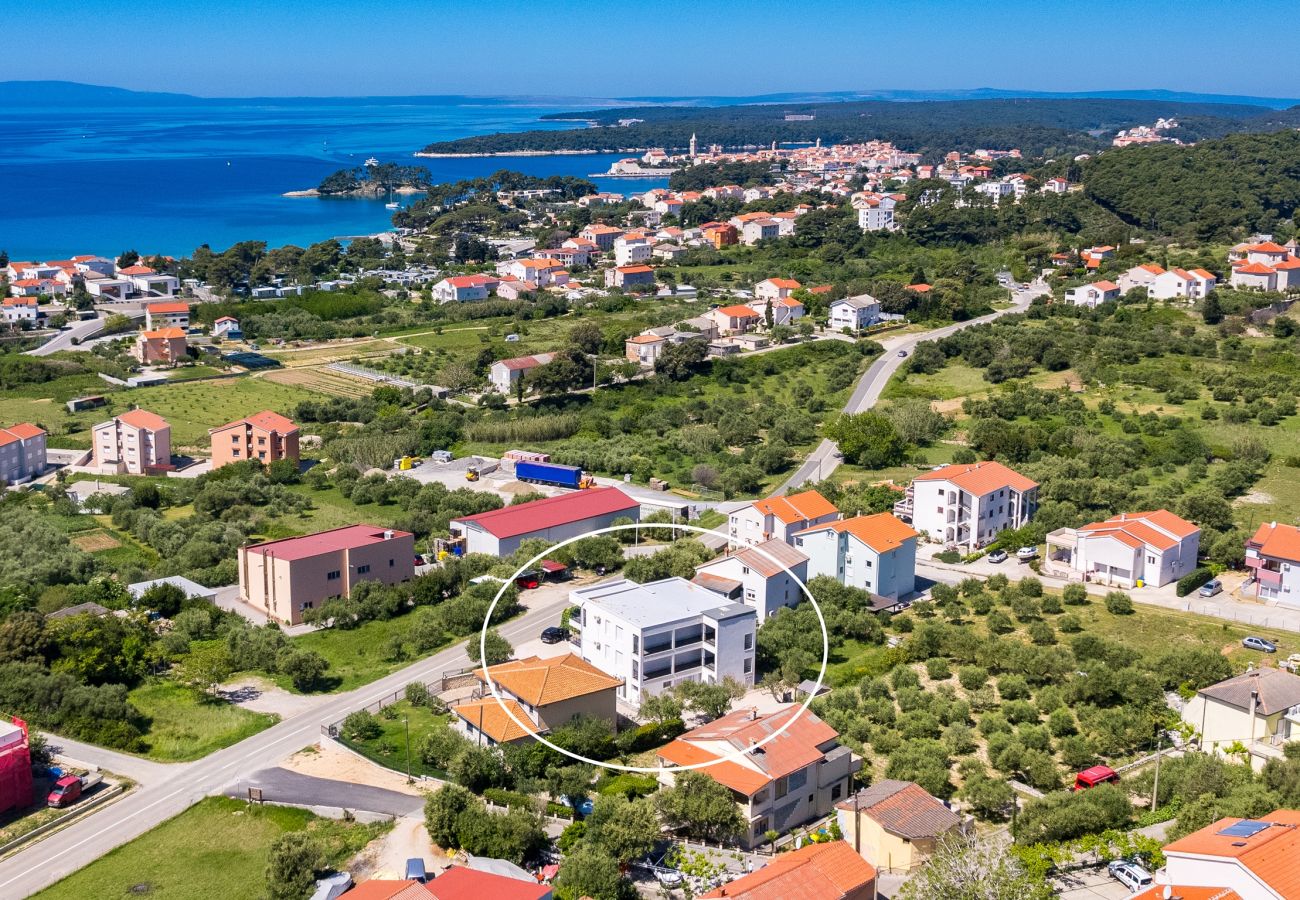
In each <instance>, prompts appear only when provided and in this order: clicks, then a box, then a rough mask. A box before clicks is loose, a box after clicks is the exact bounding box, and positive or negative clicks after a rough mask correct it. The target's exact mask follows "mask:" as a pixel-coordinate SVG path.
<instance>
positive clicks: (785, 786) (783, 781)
mask: <svg viewBox="0 0 1300 900" xmlns="http://www.w3.org/2000/svg"><path fill="white" fill-rule="evenodd" d="M772 788H773V790H774V791H775V793H776V799H777V800H780V799H781V798H782V797H784V796H785V795H786V794H788V793H789V792H790V777H789V776H788V775H787V776H786V777H785V778H778V779H777V780H776V782H775V783H774V784H773V785H772Z"/></svg>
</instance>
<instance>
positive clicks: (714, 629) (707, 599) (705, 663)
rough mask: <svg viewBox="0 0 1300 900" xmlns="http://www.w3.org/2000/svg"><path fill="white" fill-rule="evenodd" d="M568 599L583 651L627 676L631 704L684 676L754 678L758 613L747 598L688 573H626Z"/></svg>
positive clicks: (623, 695) (749, 681)
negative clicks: (649, 577)
mask: <svg viewBox="0 0 1300 900" xmlns="http://www.w3.org/2000/svg"><path fill="white" fill-rule="evenodd" d="M569 601H570V602H571V603H572V604H573V605H574V606H577V607H578V608H579V610H578V612H577V613H575V614H574V615H573V617H571V618H570V620H569V625H570V628H571V630H572V632H573V635H574V637H573V638H572V639H573V640H574V641H575V643H577V644H578V646H579V652H581V654H582V658H583V659H585V660H586V661H587V662H589V663H591V664H592V665H594V666H595V667H596V668H598V669H600V670H601V671H602V672H604V673H606V674H607V675H612V676H613V677H615V678H621V679H622V680H623V685H622V687H620V688H619V694H618V696H619V699H621V700H623V701H624V702H626V703H628V704H629V705H631V706H634V707H635V706H640V704H641V698H642V697H643V696H647V695H650V694H657V693H659V692H660V691H663V690H666V689H668V688H670V687H672V686H673V685H675V684H680V683H682V682H684V681H703V682H707V683H717V682H720V681H722V680H723V679H724V678H726V677H728V676H730V677H732V678H735V679H736V680H737V681H739V682H740V683H741V684H743V685H746V686H748V687H752V686H753V684H754V654H755V649H754V647H755V641H756V633H757V630H758V620H757V616H756V615H755V612H754V610H753V609H751V608H750V607H748V606H745V605H744V604H741V603H735V602H730V601H728V600H727V599H726V598H724V597H720V596H718V595H717V594H716V593H714V592H713V591H711V590H709V589H708V588H704V587H701V586H700V585H698V584H693V583H692V582H689V581H687V580H686V579H685V578H665V579H663V580H661V581H652V582H649V583H648V584H638V583H637V582H635V581H629V580H627V579H624V578H619V579H616V580H614V581H607V582H605V583H603V584H596V585H592V586H590V587H584V588H578V589H576V590H573V591H571V592H570V593H569Z"/></svg>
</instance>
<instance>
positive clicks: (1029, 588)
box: [1019, 577, 1043, 597]
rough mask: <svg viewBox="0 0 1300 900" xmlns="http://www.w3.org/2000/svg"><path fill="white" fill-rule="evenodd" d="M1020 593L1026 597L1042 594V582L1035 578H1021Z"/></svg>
mask: <svg viewBox="0 0 1300 900" xmlns="http://www.w3.org/2000/svg"><path fill="white" fill-rule="evenodd" d="M1019 590H1020V593H1021V594H1023V595H1024V596H1026V597H1041V596H1043V583H1042V582H1041V581H1039V580H1038V579H1037V578H1033V577H1029V578H1023V579H1021V581H1020V584H1019Z"/></svg>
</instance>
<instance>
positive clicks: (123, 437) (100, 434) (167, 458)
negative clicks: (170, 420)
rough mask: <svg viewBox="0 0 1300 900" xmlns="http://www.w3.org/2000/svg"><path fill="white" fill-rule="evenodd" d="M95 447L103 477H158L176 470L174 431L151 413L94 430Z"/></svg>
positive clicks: (126, 414) (116, 420)
mask: <svg viewBox="0 0 1300 900" xmlns="http://www.w3.org/2000/svg"><path fill="white" fill-rule="evenodd" d="M91 447H92V450H93V452H94V458H93V463H92V464H93V465H94V466H95V467H96V468H97V471H99V472H100V473H101V474H105V475H108V474H115V475H156V474H158V473H159V472H164V471H166V470H168V469H170V468H172V464H171V461H172V427H171V425H169V424H167V420H166V419H164V418H163V417H162V416H160V415H157V414H156V413H151V412H148V411H147V410H143V409H133V410H130V411H129V412H124V413H122V415H120V416H117V417H116V418H112V419H109V420H108V421H107V422H100V423H99V424H98V425H96V426H95V427H94V428H93V429H92V433H91Z"/></svg>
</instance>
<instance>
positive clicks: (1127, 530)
mask: <svg viewBox="0 0 1300 900" xmlns="http://www.w3.org/2000/svg"><path fill="white" fill-rule="evenodd" d="M1079 530H1080V531H1086V532H1088V533H1089V534H1094V535H1101V534H1106V535H1109V536H1111V537H1115V538H1117V539H1119V540H1122V541H1124V543H1126V544H1128V545H1129V546H1130V547H1134V548H1137V547H1141V546H1144V545H1149V546H1151V547H1155V548H1156V549H1157V550H1168V549H1169V548H1170V547H1173V546H1174V545H1175V544H1177V543H1178V542H1179V541H1180V540H1182V539H1183V538H1186V537H1191V536H1192V535H1193V534H1197V533H1198V532H1200V529H1199V528H1197V527H1196V526H1195V525H1193V524H1192V523H1191V522H1188V521H1187V520H1186V519H1181V518H1179V517H1178V516H1176V515H1174V514H1173V513H1171V512H1169V511H1168V510H1166V509H1157V510H1153V511H1152V512H1144V513H1120V514H1119V515H1118V516H1111V517H1110V518H1109V519H1107V520H1106V521H1104V522H1093V523H1092V524H1090V525H1084V526H1083V528H1081V529H1079ZM1125 537H1127V538H1129V539H1128V540H1125V539H1124V538H1125Z"/></svg>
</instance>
